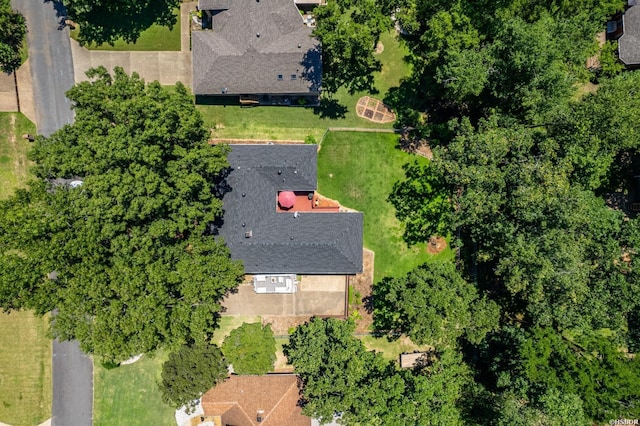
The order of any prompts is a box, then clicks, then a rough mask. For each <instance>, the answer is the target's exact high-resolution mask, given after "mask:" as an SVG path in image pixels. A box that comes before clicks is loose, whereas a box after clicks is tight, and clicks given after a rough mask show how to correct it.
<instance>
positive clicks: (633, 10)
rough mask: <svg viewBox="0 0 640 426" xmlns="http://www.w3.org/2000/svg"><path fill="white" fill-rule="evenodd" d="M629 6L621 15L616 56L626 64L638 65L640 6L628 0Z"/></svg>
mask: <svg viewBox="0 0 640 426" xmlns="http://www.w3.org/2000/svg"><path fill="white" fill-rule="evenodd" d="M628 6H629V8H628V9H627V10H626V11H625V12H624V14H623V15H622V31H621V36H620V38H619V39H618V58H619V59H620V61H622V63H624V64H625V65H627V66H631V67H634V66H636V67H637V66H638V65H640V6H638V5H637V4H636V0H629V1H628Z"/></svg>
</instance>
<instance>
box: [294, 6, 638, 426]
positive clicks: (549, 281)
mask: <svg viewBox="0 0 640 426" xmlns="http://www.w3.org/2000/svg"><path fill="white" fill-rule="evenodd" d="M366 3H367V2H366V1H358V0H354V1H352V2H340V1H339V2H338V5H339V6H340V8H341V9H339V8H337V7H335V8H334V9H335V11H334V12H333V13H334V14H337V13H338V12H341V13H342V15H341V16H342V20H341V21H338V22H339V23H338V26H337V27H335V28H339V25H345V26H346V25H347V24H345V23H344V22H346V21H349V20H351V21H353V22H357V18H356V13H355V12H354V11H356V10H362V9H363V8H366V6H365V4H366ZM623 9H624V3H623V2H620V1H608V0H590V1H586V2H580V3H568V2H561V1H558V2H555V1H554V2H537V1H530V0H515V1H505V2H475V1H473V2H472V1H467V0H458V1H453V2H450V1H437V0H436V1H420V0H418V1H399V2H384V1H378V2H377V8H375V10H377V11H379V13H380V14H381V15H382V16H388V14H387V15H385V13H387V12H390V11H394V17H395V24H396V25H397V27H398V28H399V30H400V32H401V38H402V39H403V40H404V42H405V43H406V44H407V45H408V46H409V47H410V50H411V54H410V57H409V58H408V59H409V61H410V62H411V64H412V74H411V76H410V77H409V78H407V79H405V80H404V81H403V82H402V83H401V85H400V86H399V87H397V88H394V89H392V90H391V91H390V94H389V95H388V96H387V98H386V99H385V102H386V103H387V104H389V105H391V106H393V108H394V109H395V110H396V111H397V112H398V114H399V121H398V122H397V123H396V125H397V126H398V127H400V128H403V129H405V130H406V132H407V133H408V136H407V137H408V138H413V139H414V140H415V141H426V142H427V143H429V145H430V146H431V148H432V151H433V155H434V157H433V160H432V161H431V162H430V163H429V164H428V165H427V166H424V165H419V164H417V163H416V164H414V165H408V166H406V167H405V179H404V180H401V181H399V182H397V183H396V184H395V186H394V188H393V191H392V193H391V194H390V195H389V201H390V202H391V203H393V204H394V206H395V208H396V214H397V216H398V218H399V219H400V220H401V221H402V222H403V223H404V225H405V234H404V238H405V241H407V242H408V243H409V244H416V243H420V242H424V241H428V239H429V238H431V237H432V236H434V235H444V236H448V237H449V238H450V239H451V244H452V246H453V247H454V248H456V249H457V251H458V253H459V255H458V258H457V260H456V261H455V262H453V263H444V264H443V263H437V262H432V263H430V264H426V265H423V266H420V267H418V268H417V269H415V270H414V271H412V272H410V273H409V274H407V275H406V276H399V277H386V278H384V279H382V280H381V281H379V282H378V283H376V284H375V287H374V302H373V303H374V326H375V327H376V330H377V332H378V333H379V334H380V335H382V336H385V335H386V336H387V337H388V338H389V339H397V338H400V337H401V336H404V335H406V336H408V337H410V338H411V339H412V340H413V341H414V342H416V343H420V344H428V345H431V346H432V347H433V350H432V351H429V352H427V354H426V355H425V356H424V358H422V362H420V363H419V364H418V365H417V366H416V367H414V368H413V369H408V370H399V369H398V367H397V366H396V364H395V363H391V364H388V365H386V366H385V365H384V363H383V362H382V361H381V360H380V359H379V358H378V354H375V353H370V352H366V351H365V350H364V349H363V348H362V347H361V346H359V345H358V344H357V342H354V341H353V340H352V338H351V336H350V332H349V330H346V331H345V330H343V329H342V328H340V327H338V326H337V325H335V324H333V321H331V320H325V321H320V320H316V321H312V322H311V323H309V324H307V325H304V326H301V327H299V328H298V330H296V332H295V333H294V335H293V336H292V339H291V343H290V345H289V347H288V349H287V350H288V352H287V355H288V356H289V361H290V362H291V363H293V364H294V365H295V367H296V371H298V372H299V373H300V374H301V375H302V378H303V382H304V384H305V387H304V390H303V394H304V398H305V402H306V405H305V410H306V411H307V412H308V413H309V414H314V415H317V416H321V417H322V418H323V419H325V420H329V419H332V418H333V416H334V415H336V414H337V413H343V414H342V421H343V422H344V423H345V424H357V423H358V422H362V421H365V422H369V423H375V424H479V425H480V424H481V425H486V424H496V425H502V424H504V425H506V424H509V425H514V424H515V425H531V424H563V425H565V424H567V425H584V424H589V423H591V422H593V421H597V422H603V421H609V420H612V419H618V418H629V419H634V418H638V417H640V391H639V390H638V388H637V386H636V385H634V383H637V381H638V379H639V377H638V374H639V372H640V368H639V367H640V364H639V363H640V360H639V359H638V358H637V357H636V355H635V351H636V350H637V349H638V347H640V342H639V341H638V336H639V334H640V333H639V332H638V326H639V325H640V324H639V320H638V318H639V317H640V315H638V310H639V308H640V281H639V276H638V266H639V265H640V264H639V263H638V262H639V260H638V257H637V256H638V247H639V243H640V240H639V239H638V237H639V236H640V226H639V225H640V223H639V222H638V219H637V216H636V213H635V212H633V211H630V209H629V208H628V207H629V206H630V203H633V202H638V201H637V200H636V199H637V197H638V195H640V193H639V191H640V188H638V187H637V182H636V181H635V180H634V176H636V175H640V167H639V166H640V162H639V160H640V157H638V152H637V151H638V147H639V146H640V138H639V137H638V136H639V133H638V129H637V122H638V118H639V115H640V96H638V88H639V87H640V73H639V72H638V71H633V70H624V69H623V68H624V67H622V66H621V65H620V64H619V63H618V62H617V61H616V60H615V56H614V55H615V44H613V43H611V42H608V43H606V44H605V45H604V47H602V49H600V47H599V45H598V43H597V41H596V34H597V33H599V32H601V31H604V30H605V22H606V20H607V19H609V18H610V17H611V16H612V15H613V14H615V13H616V12H619V11H622V10H623ZM349 14H351V15H349ZM380 22H385V21H383V20H380ZM323 31H325V28H324V26H323V24H322V21H320V20H319V26H318V29H317V30H316V32H319V33H320V35H321V36H327V37H329V35H328V34H326V35H325V34H324V33H323ZM333 31H335V29H334V30H333ZM347 34H349V32H348V31H347ZM358 34H359V37H360V40H359V41H358V42H356V41H354V40H352V39H353V37H355V35H354V36H349V35H347V36H345V37H343V38H341V40H342V42H344V43H353V45H354V46H355V45H356V44H357V45H360V44H359V43H364V44H366V45H368V46H369V49H368V52H369V56H368V59H367V58H364V59H363V60H362V61H361V62H360V63H357V64H354V65H353V66H354V67H356V68H358V69H360V70H361V71H362V70H364V69H365V68H366V67H367V66H371V64H373V65H375V62H372V61H375V57H374V56H373V52H372V50H373V49H372V47H373V45H372V43H373V41H372V40H375V31H374V32H373V33H372V34H361V33H358ZM331 37H338V36H335V35H332V36H331ZM365 37H369V38H371V37H373V38H371V39H369V40H368V41H367V42H366V43H365V41H364V39H365ZM612 46H613V47H612ZM324 47H325V49H329V50H331V49H333V48H334V45H333V44H332V43H328V44H326V45H324ZM336 49H337V48H336ZM598 52H600V53H599V54H600V57H601V59H602V61H601V64H602V67H601V68H600V69H597V70H590V69H588V68H587V67H586V60H587V58H589V57H590V56H592V55H594V54H598ZM334 53H335V52H330V53H329V57H330V58H331V59H332V60H336V58H337V57H338V55H335V54H334ZM341 61H342V62H340V63H341V66H342V67H349V66H350V65H349V64H350V60H349V59H348V58H342V59H341ZM367 64H368V65H367ZM372 68H375V67H373V66H372ZM332 69H333V65H331V66H330V67H329V68H328V69H327V72H329V73H331V72H332ZM345 75H348V71H347V70H342V71H341V72H340V73H339V74H338V77H337V78H336V80H335V81H336V82H338V83H339V84H341V85H345V86H346V87H350V86H349V84H350V83H348V82H346V81H342V82H341V79H345V80H346V77H344V76H345ZM361 81H366V78H364V77H362V78H361ZM587 84H590V85H592V86H593V87H594V90H591V91H590V92H592V93H587V92H585V91H583V89H582V88H583V87H585V86H586V85H587ZM352 88H355V87H352ZM634 200H636V201H634ZM321 324H322V326H321ZM341 327H347V326H346V325H345V326H341ZM303 342H304V344H305V345H309V346H308V347H304V346H303ZM443 363H444V365H443ZM320 366H321V367H320ZM334 366H335V367H334ZM445 366H446V367H445ZM333 371H335V373H332V372H333ZM435 371H437V372H439V374H445V375H446V376H447V378H446V381H443V382H441V381H440V380H442V379H443V378H441V377H439V376H438V375H437V374H435V375H434V372H435ZM338 372H339V373H338ZM415 381H418V382H420V385H416V382H415ZM329 383H334V384H335V383H338V385H334V386H333V387H331V386H330V385H329ZM444 383H446V384H447V386H446V387H445V388H438V386H442V385H443V384H444ZM364 389H366V390H364ZM399 395H403V396H404V398H405V399H401V398H397V397H398V396H399ZM433 395H437V396H438V397H439V398H440V404H439V405H437V406H430V405H429V398H430V397H431V396H433ZM333 398H335V400H334V399H333ZM396 398H397V399H396ZM406 399H409V400H410V401H411V402H412V404H411V407H407V406H405V405H404V404H407V401H406ZM360 404H362V406H366V407H376V406H378V404H380V405H382V406H386V407H389V408H388V410H386V411H385V412H380V413H375V412H372V411H368V412H367V413H366V414H365V413H362V412H361V411H360V409H359V407H360ZM389 412H393V413H394V415H393V421H391V420H390V419H389V418H388V417H386V416H387V414H388V413H389ZM367 416H369V417H367ZM363 419H365V420H363ZM389 422H391V423H389Z"/></svg>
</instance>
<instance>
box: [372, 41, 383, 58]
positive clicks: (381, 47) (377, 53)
mask: <svg viewBox="0 0 640 426" xmlns="http://www.w3.org/2000/svg"><path fill="white" fill-rule="evenodd" d="M382 52H384V44H382V42H381V41H379V42H378V44H376V50H374V53H375V54H376V55H379V54H381V53H382Z"/></svg>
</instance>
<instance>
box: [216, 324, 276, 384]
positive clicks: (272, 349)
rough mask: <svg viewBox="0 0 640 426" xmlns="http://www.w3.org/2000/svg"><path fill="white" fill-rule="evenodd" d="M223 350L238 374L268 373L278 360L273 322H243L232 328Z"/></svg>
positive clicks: (223, 344)
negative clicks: (263, 323) (272, 327)
mask: <svg viewBox="0 0 640 426" xmlns="http://www.w3.org/2000/svg"><path fill="white" fill-rule="evenodd" d="M222 352H223V353H224V356H225V357H226V358H227V361H229V364H232V365H233V371H234V372H235V373H237V374H267V373H269V372H270V371H273V363H274V362H275V361H276V340H275V339H274V338H273V331H272V330H271V324H267V325H265V326H264V327H263V326H262V325H261V324H260V323H243V324H242V325H241V326H240V327H238V328H236V329H234V330H231V333H230V334H229V336H227V337H226V338H225V339H224V342H223V343H222Z"/></svg>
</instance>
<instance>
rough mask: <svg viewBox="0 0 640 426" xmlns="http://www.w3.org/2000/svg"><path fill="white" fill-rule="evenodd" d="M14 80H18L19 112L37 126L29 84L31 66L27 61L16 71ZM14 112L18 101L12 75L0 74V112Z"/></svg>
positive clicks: (31, 90) (30, 83)
mask: <svg viewBox="0 0 640 426" xmlns="http://www.w3.org/2000/svg"><path fill="white" fill-rule="evenodd" d="M16 78H17V80H18V96H19V98H20V108H19V109H20V112H22V113H23V114H24V115H26V116H27V118H28V119H29V120H31V121H33V122H34V123H35V124H36V125H37V124H38V123H36V110H35V105H34V99H33V87H32V82H31V66H30V64H29V60H28V59H27V61H26V62H25V63H24V64H22V66H21V67H20V68H18V70H17V71H16ZM16 111H18V99H17V98H16V86H15V82H14V78H13V74H5V73H0V112H16Z"/></svg>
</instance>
